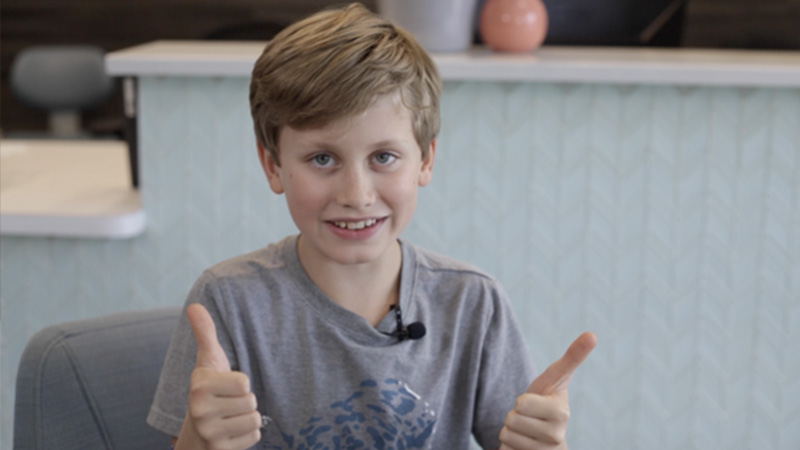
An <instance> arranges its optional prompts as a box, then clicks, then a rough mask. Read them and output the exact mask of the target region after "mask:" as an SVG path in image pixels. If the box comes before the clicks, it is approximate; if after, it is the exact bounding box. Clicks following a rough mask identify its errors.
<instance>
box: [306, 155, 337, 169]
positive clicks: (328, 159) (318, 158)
mask: <svg viewBox="0 0 800 450" xmlns="http://www.w3.org/2000/svg"><path fill="white" fill-rule="evenodd" d="M311 162H313V163H314V164H315V165H317V166H319V167H328V166H330V165H331V163H332V162H333V157H332V156H331V155H329V154H327V153H320V154H318V155H314V157H313V158H311Z"/></svg>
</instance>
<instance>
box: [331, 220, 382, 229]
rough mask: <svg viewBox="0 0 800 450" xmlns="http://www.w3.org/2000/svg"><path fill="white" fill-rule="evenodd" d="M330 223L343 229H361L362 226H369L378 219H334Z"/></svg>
mask: <svg viewBox="0 0 800 450" xmlns="http://www.w3.org/2000/svg"><path fill="white" fill-rule="evenodd" d="M331 223H332V224H333V225H335V226H336V227H338V228H341V229H343V230H363V229H364V228H369V227H371V226H373V225H375V224H376V223H378V219H367V220H359V221H357V222H343V221H335V222H331Z"/></svg>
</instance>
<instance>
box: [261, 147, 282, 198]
mask: <svg viewBox="0 0 800 450" xmlns="http://www.w3.org/2000/svg"><path fill="white" fill-rule="evenodd" d="M258 159H260V160H261V167H262V168H263V169H264V173H265V174H266V175H267V181H269V187H270V189H272V192H274V193H276V194H283V182H282V181H281V165H280V163H278V161H276V160H275V158H273V157H272V154H271V153H270V152H269V151H268V150H267V149H265V148H264V146H262V145H261V143H260V142H259V143H258Z"/></svg>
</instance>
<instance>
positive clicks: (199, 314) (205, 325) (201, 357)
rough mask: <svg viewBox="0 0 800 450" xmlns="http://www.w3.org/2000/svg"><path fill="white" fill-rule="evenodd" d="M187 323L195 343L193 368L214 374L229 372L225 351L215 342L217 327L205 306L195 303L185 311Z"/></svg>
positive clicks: (217, 341) (229, 367)
mask: <svg viewBox="0 0 800 450" xmlns="http://www.w3.org/2000/svg"><path fill="white" fill-rule="evenodd" d="M186 315H187V316H188V317H189V323H190V324H191V325H192V331H194V339H195V340H196V341H197V363H196V364H195V367H205V368H208V369H211V370H214V371H216V372H230V371H231V365H230V363H229V362H228V356H227V355H226V354H225V350H223V349H222V346H221V345H219V340H217V327H216V326H214V319H212V318H211V314H209V313H208V310H207V309H206V308H205V306H203V305H201V304H199V303H195V304H192V305H189V308H187V309H186Z"/></svg>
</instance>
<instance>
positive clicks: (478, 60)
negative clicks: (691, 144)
mask: <svg viewBox="0 0 800 450" xmlns="http://www.w3.org/2000/svg"><path fill="white" fill-rule="evenodd" d="M264 45H265V43H264V42H228V41H225V42H223V41H155V42H151V43H148V44H143V45H140V46H136V47H132V48H128V49H124V50H120V51H116V52H111V53H109V54H108V55H107V56H106V67H107V69H108V72H109V73H110V74H111V75H114V76H213V77H249V76H250V72H251V71H252V68H253V64H254V63H255V60H256V59H257V58H258V56H259V55H260V54H261V51H262V49H263V47H264ZM433 59H434V61H435V62H436V64H437V65H438V67H439V70H440V73H441V76H442V78H443V79H444V80H446V81H448V80H453V81H456V80H477V81H555V82H576V83H624V84H672V85H711V86H782V87H800V51H746V50H701V49H667V48H622V47H554V46H545V47H542V48H540V49H539V50H537V51H535V52H531V53H523V54H508V53H505V54H504V53H496V52H493V51H490V50H488V49H486V48H475V49H473V50H470V51H468V52H463V53H437V54H433Z"/></svg>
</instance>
